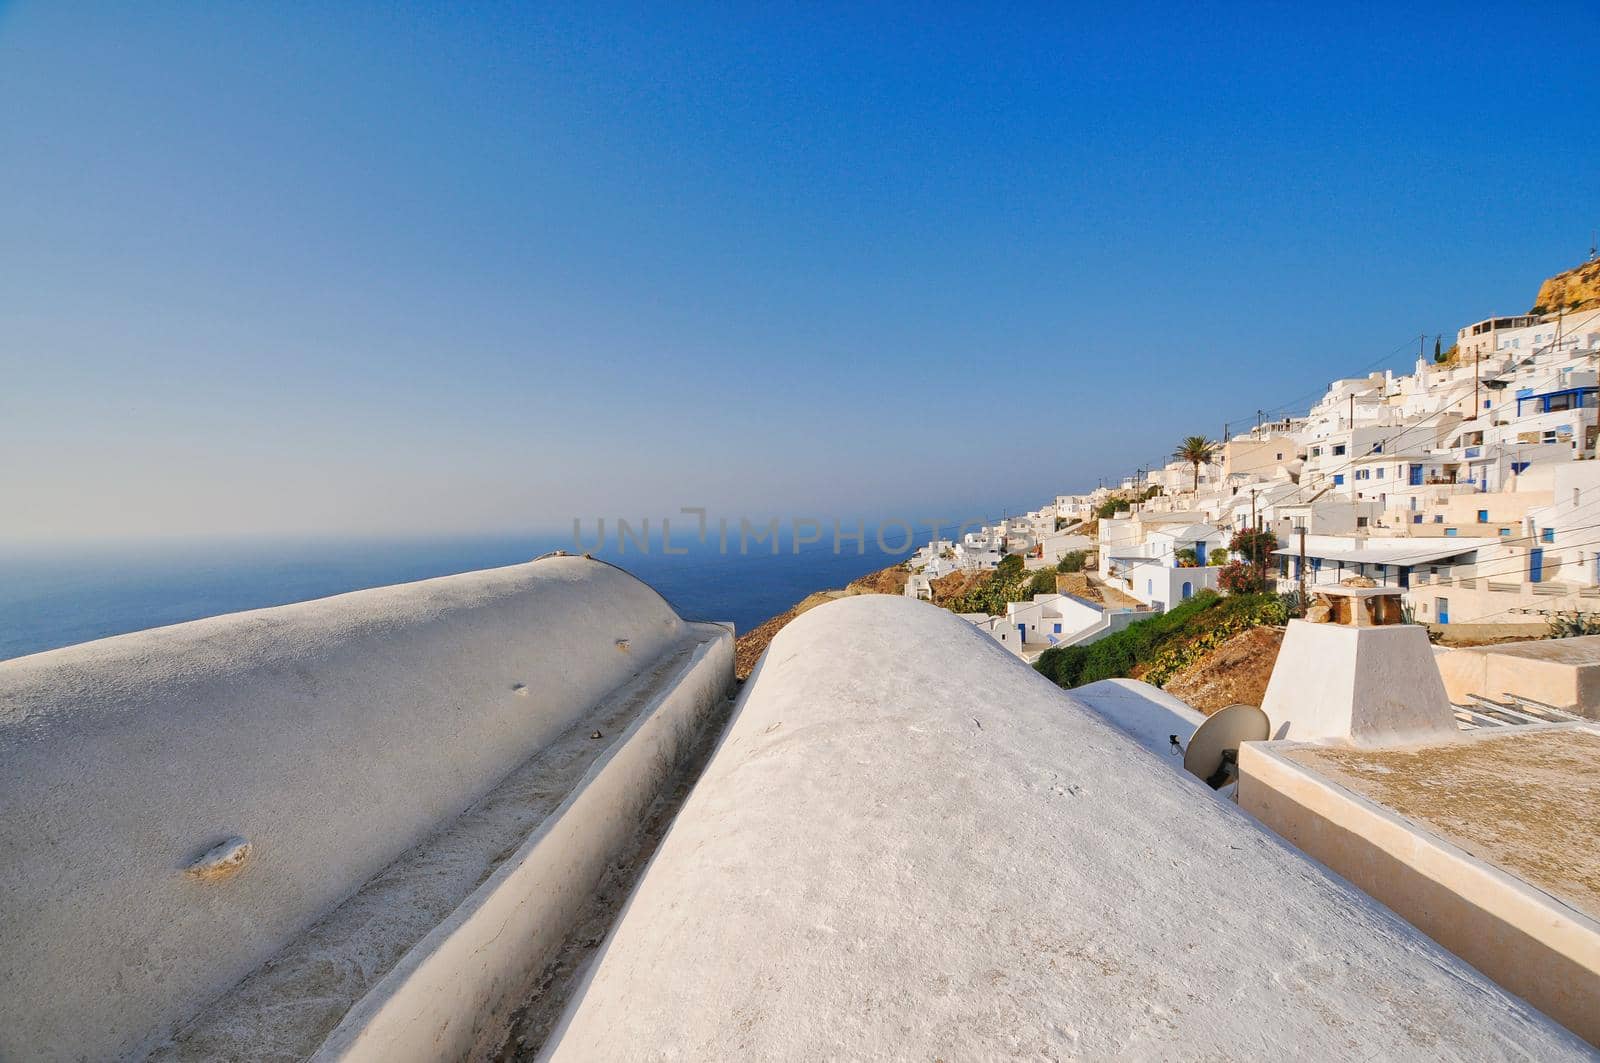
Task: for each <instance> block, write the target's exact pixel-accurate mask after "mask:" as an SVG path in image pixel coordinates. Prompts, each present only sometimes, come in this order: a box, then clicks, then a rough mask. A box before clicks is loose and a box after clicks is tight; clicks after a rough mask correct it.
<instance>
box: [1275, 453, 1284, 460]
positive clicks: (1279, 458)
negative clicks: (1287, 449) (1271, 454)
mask: <svg viewBox="0 0 1600 1063" xmlns="http://www.w3.org/2000/svg"><path fill="white" fill-rule="evenodd" d="M1275 460H1277V461H1282V460H1283V455H1282V454H1279V455H1278V456H1277V458H1276V459H1275Z"/></svg>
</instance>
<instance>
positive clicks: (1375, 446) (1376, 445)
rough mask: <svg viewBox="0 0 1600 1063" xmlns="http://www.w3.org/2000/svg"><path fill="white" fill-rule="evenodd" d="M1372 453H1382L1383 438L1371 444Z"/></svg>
mask: <svg viewBox="0 0 1600 1063" xmlns="http://www.w3.org/2000/svg"><path fill="white" fill-rule="evenodd" d="M1372 453H1374V454H1382V453H1383V440H1381V439H1380V440H1378V442H1376V443H1374V444H1372Z"/></svg>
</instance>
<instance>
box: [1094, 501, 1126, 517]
mask: <svg viewBox="0 0 1600 1063" xmlns="http://www.w3.org/2000/svg"><path fill="white" fill-rule="evenodd" d="M1132 508H1133V506H1132V505H1131V504H1130V503H1129V502H1128V500H1127V499H1126V498H1108V499H1106V500H1105V501H1104V502H1102V503H1100V505H1099V506H1098V507H1097V508H1096V509H1095V511H1094V515H1095V516H1097V517H1099V518H1100V519H1101V520H1104V519H1106V518H1107V517H1114V516H1116V515H1117V514H1118V513H1123V512H1126V511H1127V510H1130V509H1132Z"/></svg>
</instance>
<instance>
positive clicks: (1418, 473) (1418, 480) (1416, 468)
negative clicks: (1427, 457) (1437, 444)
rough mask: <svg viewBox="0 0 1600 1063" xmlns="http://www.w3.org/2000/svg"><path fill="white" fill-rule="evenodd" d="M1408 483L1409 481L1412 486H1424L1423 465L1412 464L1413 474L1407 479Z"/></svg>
mask: <svg viewBox="0 0 1600 1063" xmlns="http://www.w3.org/2000/svg"><path fill="white" fill-rule="evenodd" d="M1407 483H1409V484H1410V485H1411V486H1412V487H1421V486H1422V466H1421V465H1413V466H1411V475H1410V478H1409V479H1408V480H1407Z"/></svg>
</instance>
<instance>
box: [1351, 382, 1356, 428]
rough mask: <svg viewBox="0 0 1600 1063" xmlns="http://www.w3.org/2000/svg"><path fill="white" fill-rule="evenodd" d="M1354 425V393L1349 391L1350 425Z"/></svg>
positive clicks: (1352, 426)
mask: <svg viewBox="0 0 1600 1063" xmlns="http://www.w3.org/2000/svg"><path fill="white" fill-rule="evenodd" d="M1355 426H1356V393H1355V392H1353V391H1352V392H1351V393H1350V427H1351V428H1354V427H1355Z"/></svg>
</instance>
